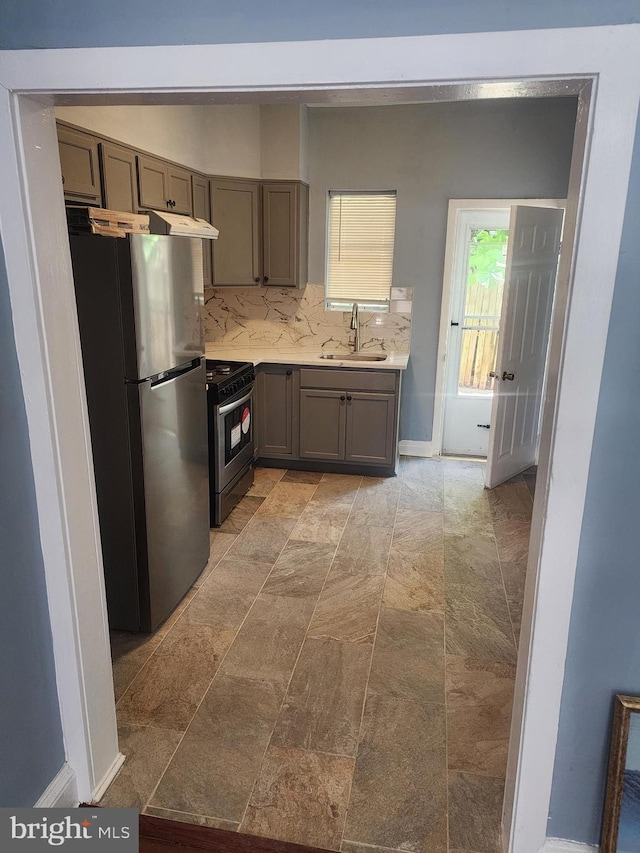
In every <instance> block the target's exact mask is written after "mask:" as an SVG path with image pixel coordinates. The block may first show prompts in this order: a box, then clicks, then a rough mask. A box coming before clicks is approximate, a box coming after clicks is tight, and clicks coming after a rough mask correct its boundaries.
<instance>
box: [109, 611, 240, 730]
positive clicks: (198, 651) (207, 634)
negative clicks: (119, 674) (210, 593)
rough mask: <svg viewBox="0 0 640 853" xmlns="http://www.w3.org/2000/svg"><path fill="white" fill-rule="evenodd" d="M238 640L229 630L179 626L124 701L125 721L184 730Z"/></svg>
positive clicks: (120, 705) (122, 719)
mask: <svg viewBox="0 0 640 853" xmlns="http://www.w3.org/2000/svg"><path fill="white" fill-rule="evenodd" d="M232 638H233V633H232V632H229V631H228V630H226V629H224V628H218V627H213V626H211V625H202V624H195V623H193V624H188V623H182V622H181V623H178V624H176V625H175V626H174V628H173V629H172V631H171V632H170V633H169V634H168V636H167V637H166V638H165V640H164V641H163V643H162V645H161V646H160V647H159V648H158V650H157V651H156V652H155V654H154V655H153V656H152V657H151V658H150V660H149V661H148V662H147V663H146V664H145V665H144V667H143V668H142V670H141V671H140V674H139V675H138V677H137V678H136V679H135V681H134V682H133V683H132V685H131V686H130V687H129V689H128V690H127V692H126V693H125V694H124V696H123V697H122V699H120V701H119V702H118V705H117V715H118V720H119V722H121V723H131V724H137V725H143V726H157V727H158V728H167V729H174V730H176V731H184V730H185V729H186V728H187V726H188V724H189V722H190V721H191V718H192V717H193V715H194V713H195V711H196V708H197V707H198V705H199V703H200V701H201V700H202V697H203V696H204V694H205V692H206V690H207V688H208V687H209V684H210V683H211V679H212V678H213V676H214V675H215V673H216V670H217V669H218V666H219V665H220V661H221V660H222V658H223V656H224V654H225V653H226V651H227V649H228V647H229V645H230V643H231V640H232Z"/></svg>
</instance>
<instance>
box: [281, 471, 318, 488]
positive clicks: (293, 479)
mask: <svg viewBox="0 0 640 853" xmlns="http://www.w3.org/2000/svg"><path fill="white" fill-rule="evenodd" d="M323 476H324V475H323V474H322V472H321V471H293V470H291V471H287V473H286V474H285V475H284V477H283V478H282V482H283V483H308V484H312V485H314V486H317V485H318V483H319V482H320V480H322V477H323Z"/></svg>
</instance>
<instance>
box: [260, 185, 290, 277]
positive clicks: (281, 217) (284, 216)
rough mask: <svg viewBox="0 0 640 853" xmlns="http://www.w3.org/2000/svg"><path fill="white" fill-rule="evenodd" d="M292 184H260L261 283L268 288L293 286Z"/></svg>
mask: <svg viewBox="0 0 640 853" xmlns="http://www.w3.org/2000/svg"><path fill="white" fill-rule="evenodd" d="M296 190H297V187H296V185H295V184H285V183H283V184H275V183H269V184H266V183H265V184H263V185H262V240H263V243H262V252H263V283H264V284H266V285H269V286H270V287H296V285H297V279H298V276H297V274H296V272H297V267H298V263H297V248H298V234H297V230H298V229H297V223H298V217H297V215H296V213H297V202H298V193H297V191H296Z"/></svg>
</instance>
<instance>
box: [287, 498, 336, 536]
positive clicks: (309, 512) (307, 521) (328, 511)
mask: <svg viewBox="0 0 640 853" xmlns="http://www.w3.org/2000/svg"><path fill="white" fill-rule="evenodd" d="M350 510H351V507H350V505H349V504H344V503H328V502H325V501H317V502H316V501H315V500H311V501H309V503H308V504H307V508H306V509H305V511H304V512H303V513H302V515H301V516H300V518H299V519H298V521H297V523H296V525H295V527H294V529H293V531H292V532H291V538H292V539H295V540H297V541H300V542H324V543H326V544H330V545H331V544H332V545H337V544H338V542H339V541H340V537H341V536H342V531H343V530H344V526H345V524H346V523H347V518H348V517H349V512H350Z"/></svg>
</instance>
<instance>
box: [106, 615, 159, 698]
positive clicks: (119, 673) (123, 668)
mask: <svg viewBox="0 0 640 853" xmlns="http://www.w3.org/2000/svg"><path fill="white" fill-rule="evenodd" d="M110 640H111V662H112V671H113V689H114V693H115V697H116V702H117V701H118V699H120V697H121V696H122V695H123V693H124V692H125V690H126V689H127V688H128V687H129V685H130V684H131V682H132V681H133V679H134V678H135V677H136V675H137V674H138V673H139V672H140V670H141V669H142V667H143V666H144V665H145V663H146V662H147V661H148V660H149V658H150V657H151V655H152V654H153V653H154V651H155V650H156V649H157V648H158V646H159V645H160V643H161V642H162V636H160V635H159V634H131V633H129V632H128V631H111V633H110Z"/></svg>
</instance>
